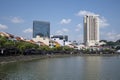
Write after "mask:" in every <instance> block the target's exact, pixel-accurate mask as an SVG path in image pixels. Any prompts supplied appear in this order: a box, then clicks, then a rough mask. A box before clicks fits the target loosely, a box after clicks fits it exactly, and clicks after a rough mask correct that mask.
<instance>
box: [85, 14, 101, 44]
mask: <svg viewBox="0 0 120 80" xmlns="http://www.w3.org/2000/svg"><path fill="white" fill-rule="evenodd" d="M84 44H85V45H86V46H97V45H98V44H99V18H98V15H85V16H84Z"/></svg>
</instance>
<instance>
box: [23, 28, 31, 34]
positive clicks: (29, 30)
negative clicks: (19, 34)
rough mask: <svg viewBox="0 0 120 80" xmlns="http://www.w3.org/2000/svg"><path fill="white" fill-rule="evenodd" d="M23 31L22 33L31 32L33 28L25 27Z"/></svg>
mask: <svg viewBox="0 0 120 80" xmlns="http://www.w3.org/2000/svg"><path fill="white" fill-rule="evenodd" d="M23 32H24V33H32V32H33V30H32V29H31V28H28V29H25V30H24V31H23Z"/></svg>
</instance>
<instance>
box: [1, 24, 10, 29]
mask: <svg viewBox="0 0 120 80" xmlns="http://www.w3.org/2000/svg"><path fill="white" fill-rule="evenodd" d="M7 28H8V27H7V26H6V25H3V24H0V30H4V29H7Z"/></svg>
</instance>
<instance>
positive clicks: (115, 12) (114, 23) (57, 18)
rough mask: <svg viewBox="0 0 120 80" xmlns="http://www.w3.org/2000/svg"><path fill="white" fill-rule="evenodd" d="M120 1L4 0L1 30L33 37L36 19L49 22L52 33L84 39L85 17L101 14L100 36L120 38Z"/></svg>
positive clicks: (0, 2) (0, 4)
mask: <svg viewBox="0 0 120 80" xmlns="http://www.w3.org/2000/svg"><path fill="white" fill-rule="evenodd" d="M119 4H120V0H0V31H5V32H8V33H11V34H14V35H16V36H22V37H25V38H32V27H33V20H40V21H49V22H50V27H51V34H52V35H54V34H63V35H68V36H69V40H72V41H73V40H77V41H80V42H83V16H84V15H85V14H98V15H99V17H100V39H106V40H113V41H115V40H117V39H120V27H119V25H120V5H119Z"/></svg>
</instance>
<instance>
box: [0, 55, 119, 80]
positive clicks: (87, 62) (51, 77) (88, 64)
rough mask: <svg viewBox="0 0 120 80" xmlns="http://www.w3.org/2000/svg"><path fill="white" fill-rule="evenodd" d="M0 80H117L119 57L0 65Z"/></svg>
mask: <svg viewBox="0 0 120 80" xmlns="http://www.w3.org/2000/svg"><path fill="white" fill-rule="evenodd" d="M0 80H120V56H72V57H60V58H47V59H41V60H34V61H27V62H17V63H9V64H4V65H0Z"/></svg>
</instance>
